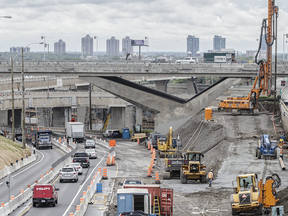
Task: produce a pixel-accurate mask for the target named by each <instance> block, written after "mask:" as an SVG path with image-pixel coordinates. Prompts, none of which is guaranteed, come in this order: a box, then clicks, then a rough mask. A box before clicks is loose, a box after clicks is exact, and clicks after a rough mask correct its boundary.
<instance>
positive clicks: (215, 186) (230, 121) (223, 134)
mask: <svg viewBox="0 0 288 216" xmlns="http://www.w3.org/2000/svg"><path fill="white" fill-rule="evenodd" d="M273 119H274V123H275V125H276V127H275V128H274V126H273ZM275 129H276V130H277V131H280V133H275ZM281 132H283V129H282V128H281V124H280V117H279V116H277V115H276V116H272V115H271V113H270V114H264V113H262V114H260V115H259V116H253V115H249V114H243V115H239V116H232V115H231V114H230V113H227V112H214V113H213V121H206V122H205V121H204V112H200V113H199V114H198V115H197V116H195V117H194V118H192V119H190V120H189V121H188V122H186V123H185V124H184V125H183V126H182V127H181V128H179V129H178V130H176V131H173V136H175V137H176V136H177V134H179V135H180V139H181V143H182V147H183V148H185V149H186V150H188V149H189V150H196V151H202V152H204V153H205V156H204V158H203V163H204V164H205V165H206V166H207V170H209V169H211V168H212V169H213V173H214V177H215V178H214V180H213V183H212V188H209V187H208V184H201V183H199V182H195V181H188V184H181V182H180V180H179V179H170V180H163V179H161V174H160V180H161V187H163V188H173V190H174V215H195V216H197V215H202V216H203V215H207V216H210V215H211V216H212V215H214V216H215V215H219V216H220V215H221V216H226V215H231V207H230V196H231V194H232V193H233V189H232V188H233V187H232V181H234V180H235V179H236V176H237V175H239V174H245V173H257V174H258V176H259V178H263V179H265V178H266V177H267V176H268V175H271V174H272V173H277V174H279V176H280V178H281V180H282V185H281V186H280V188H279V189H278V191H277V198H279V200H280V201H279V203H277V204H278V205H283V206H284V208H285V212H288V195H287V194H288V188H287V187H288V179H287V175H286V172H285V171H282V170H281V168H280V166H279V163H278V160H265V159H261V160H259V159H257V158H256V157H255V150H256V146H257V142H258V139H259V137H260V136H261V135H262V134H270V135H273V139H277V138H278V137H279V136H280V135H281ZM127 145H128V144H127ZM144 149H145V146H137V147H136V148H134V147H133V148H132V147H131V149H129V151H133V152H134V153H135V154H137V155H141V156H142V157H147V156H148V157H149V154H148V155H147V151H145V150H144ZM136 152H138V153H136ZM125 153H127V152H125ZM121 154H122V153H121V152H119V153H117V157H119V159H122V160H123V159H124V158H122V156H121ZM125 157H127V155H125ZM284 162H285V163H286V162H287V158H284ZM134 164H135V163H134ZM155 170H156V171H157V170H158V171H159V172H160V173H161V172H162V171H163V159H160V158H157V166H156V167H155V169H154V173H155ZM119 176H120V175H119ZM133 178H136V179H141V180H142V181H143V182H145V181H146V182H145V183H147V184H149V183H150V182H151V180H148V182H147V178H146V177H145V173H144V174H143V175H138V176H137V175H135V173H134V175H133ZM286 179H287V180H286ZM122 180H123V179H122ZM154 180H155V179H154ZM119 181H121V179H120V180H118V179H117V180H116V182H119ZM152 183H153V181H152ZM115 189H116V190H117V187H116V188H115ZM110 215H113V214H110ZM287 215H288V214H287Z"/></svg>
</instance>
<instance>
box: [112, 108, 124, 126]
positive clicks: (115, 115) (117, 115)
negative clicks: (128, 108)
mask: <svg viewBox="0 0 288 216" xmlns="http://www.w3.org/2000/svg"><path fill="white" fill-rule="evenodd" d="M111 125H113V126H112V129H119V130H121V129H122V128H123V127H124V126H125V107H111Z"/></svg>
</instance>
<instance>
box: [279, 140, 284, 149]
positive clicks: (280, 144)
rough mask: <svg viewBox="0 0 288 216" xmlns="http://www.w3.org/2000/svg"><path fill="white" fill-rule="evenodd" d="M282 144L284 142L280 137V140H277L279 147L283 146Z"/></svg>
mask: <svg viewBox="0 0 288 216" xmlns="http://www.w3.org/2000/svg"><path fill="white" fill-rule="evenodd" d="M283 144H284V140H283V139H280V140H279V147H283Z"/></svg>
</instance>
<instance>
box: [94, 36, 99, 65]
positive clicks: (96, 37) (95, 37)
mask: <svg viewBox="0 0 288 216" xmlns="http://www.w3.org/2000/svg"><path fill="white" fill-rule="evenodd" d="M94 39H95V47H96V46H97V47H96V51H97V60H98V36H94ZM96 39H97V44H96ZM93 56H94V52H93Z"/></svg>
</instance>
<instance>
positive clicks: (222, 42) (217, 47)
mask: <svg viewBox="0 0 288 216" xmlns="http://www.w3.org/2000/svg"><path fill="white" fill-rule="evenodd" d="M221 49H226V38H222V36H218V35H214V38H213V50H214V51H221Z"/></svg>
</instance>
